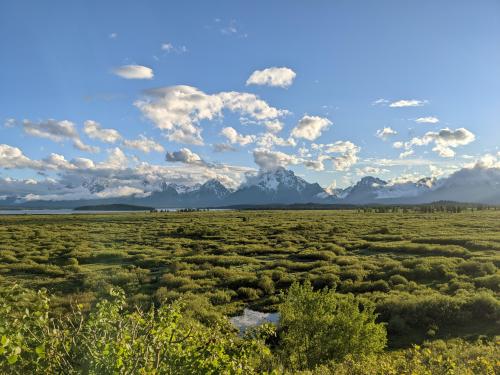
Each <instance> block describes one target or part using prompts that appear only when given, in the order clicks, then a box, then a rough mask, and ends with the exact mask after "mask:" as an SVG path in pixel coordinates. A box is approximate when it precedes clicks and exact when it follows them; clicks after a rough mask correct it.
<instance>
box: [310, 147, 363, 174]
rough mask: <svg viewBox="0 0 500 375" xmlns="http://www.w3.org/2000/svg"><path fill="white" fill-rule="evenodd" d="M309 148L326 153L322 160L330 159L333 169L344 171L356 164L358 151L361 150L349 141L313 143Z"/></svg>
mask: <svg viewBox="0 0 500 375" xmlns="http://www.w3.org/2000/svg"><path fill="white" fill-rule="evenodd" d="M311 148H312V149H313V150H318V151H320V152H322V153H325V154H327V155H328V157H326V158H323V159H322V160H323V161H324V160H331V162H332V165H333V167H334V169H335V170H337V171H346V170H348V169H349V168H351V166H352V165H354V164H356V163H357V162H358V153H359V152H360V151H361V148H360V147H359V146H357V145H355V144H354V143H352V142H351V141H337V142H335V143H330V144H316V143H313V144H312V145H311ZM332 154H333V155H332ZM337 154H338V155H337Z"/></svg>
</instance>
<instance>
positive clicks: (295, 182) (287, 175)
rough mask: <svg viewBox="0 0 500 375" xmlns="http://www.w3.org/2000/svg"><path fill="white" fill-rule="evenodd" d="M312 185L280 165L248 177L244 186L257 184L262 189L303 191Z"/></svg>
mask: <svg viewBox="0 0 500 375" xmlns="http://www.w3.org/2000/svg"><path fill="white" fill-rule="evenodd" d="M307 185H310V184H309V183H308V182H307V181H305V180H304V179H303V178H301V177H298V176H296V175H295V173H294V172H293V171H291V170H288V169H285V168H283V167H278V168H276V169H273V170H266V171H261V172H259V174H257V175H256V176H252V177H250V178H248V179H247V182H246V183H245V184H244V187H249V186H257V187H259V188H260V189H262V190H269V191H277V190H279V189H291V190H297V191H301V190H303V189H304V188H305V187H306V186H307Z"/></svg>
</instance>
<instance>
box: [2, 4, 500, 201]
mask: <svg viewBox="0 0 500 375" xmlns="http://www.w3.org/2000/svg"><path fill="white" fill-rule="evenodd" d="M0 45H1V46H2V48H1V50H0V58H1V61H2V63H1V65H0V196H2V195H3V196H5V195H9V194H10V193H12V192H17V193H26V194H33V196H34V197H39V195H40V194H49V195H57V194H66V196H67V198H68V199H70V197H75V196H81V195H82V194H83V195H85V194H92V193H89V192H88V191H87V190H85V189H81V185H82V184H84V185H85V184H88V183H89V181H99V182H100V183H102V184H104V185H105V186H106V190H105V191H104V192H101V194H107V196H113V195H124V194H130V193H140V192H145V191H147V190H148V189H154V188H155V186H158V182H159V181H167V182H176V183H183V184H188V185H189V184H194V183H201V182H203V181H205V180H207V179H211V178H216V179H218V180H220V181H221V182H223V183H224V184H226V185H228V186H229V187H236V186H238V184H239V183H241V182H242V181H244V179H245V176H246V175H247V174H248V173H257V172H258V171H259V170H269V169H273V168H276V167H278V166H283V167H286V168H289V169H292V170H293V171H294V172H295V173H296V174H297V175H299V176H301V177H303V178H305V179H306V180H308V181H310V182H318V183H319V184H320V185H322V186H324V187H327V186H332V185H333V186H338V187H345V186H348V185H350V184H352V183H354V182H356V181H357V180H359V179H360V178H361V177H363V176H366V175H373V176H377V177H380V178H382V179H385V180H393V181H396V180H398V179H408V178H413V179H417V178H420V177H422V176H434V177H440V176H446V175H447V174H449V173H452V172H453V171H455V170H457V169H459V168H461V167H464V166H467V165H469V164H470V163H472V162H473V161H474V160H478V159H481V158H484V157H488V158H490V160H493V162H494V163H498V162H499V161H498V159H499V158H500V155H499V151H498V150H499V148H498V146H499V141H498V140H499V135H500V134H499V129H500V127H499V126H500V123H499V119H500V90H499V88H500V2H498V1H497V0H482V1H469V0H442V1H433V0H419V1H416V0H407V1H406V0H405V1H401V0H379V1H369V0H365V1H361V0H332V1H315V0H313V1H305V0H304V1H272V2H271V1H252V2H248V1H234V0H232V1H210V2H208V1H182V2H166V1H152V0H148V1H140V2H139V1H128V0H120V1H96V0H87V1H50V0H49V1H43V2H41V1H35V0H33V1H26V0H3V1H2V2H1V3H0Z"/></svg>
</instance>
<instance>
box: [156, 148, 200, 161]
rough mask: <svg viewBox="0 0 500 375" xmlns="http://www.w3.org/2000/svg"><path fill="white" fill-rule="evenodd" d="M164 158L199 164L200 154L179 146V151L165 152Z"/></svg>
mask: <svg viewBox="0 0 500 375" xmlns="http://www.w3.org/2000/svg"><path fill="white" fill-rule="evenodd" d="M165 160H166V161H169V162H172V163H185V164H200V163H202V160H201V158H200V156H199V155H198V154H196V153H194V152H192V151H191V150H190V149H188V148H185V147H184V148H181V149H180V150H179V151H173V152H167V155H166V156H165Z"/></svg>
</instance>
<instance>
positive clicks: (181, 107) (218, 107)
mask: <svg viewBox="0 0 500 375" xmlns="http://www.w3.org/2000/svg"><path fill="white" fill-rule="evenodd" d="M134 104H135V106H136V107H137V108H139V109H140V110H141V112H142V113H143V115H144V116H145V117H146V118H148V119H149V120H151V121H152V122H153V123H154V124H155V125H156V126H157V127H158V128H160V129H162V130H164V131H165V132H166V135H167V138H168V139H169V140H170V141H174V142H181V143H187V144H194V145H202V144H203V138H202V135H201V133H202V128H201V126H200V122H201V121H203V120H209V121H210V120H215V119H218V118H221V117H222V116H223V113H222V112H223V110H224V109H227V110H229V111H232V112H237V113H239V114H241V115H243V116H248V117H250V118H252V119H253V120H254V121H257V122H261V123H265V122H267V121H272V120H276V119H278V118H279V117H281V116H284V115H285V114H287V113H288V112H287V111H285V110H280V109H277V108H274V107H271V106H269V105H268V104H267V103H266V102H265V101H263V100H262V99H259V97H257V96H256V95H254V94H249V93H240V92H234V91H232V92H220V93H216V94H206V93H204V92H203V91H201V90H199V89H197V88H195V87H191V86H171V87H164V88H160V89H154V90H148V91H147V92H146V98H145V99H141V100H137V101H136V102H135V103H134Z"/></svg>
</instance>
